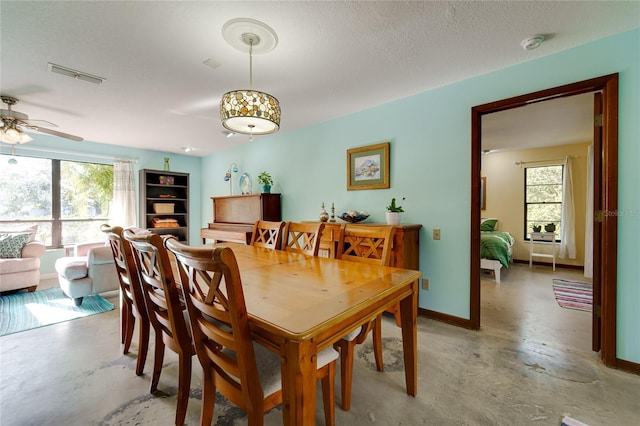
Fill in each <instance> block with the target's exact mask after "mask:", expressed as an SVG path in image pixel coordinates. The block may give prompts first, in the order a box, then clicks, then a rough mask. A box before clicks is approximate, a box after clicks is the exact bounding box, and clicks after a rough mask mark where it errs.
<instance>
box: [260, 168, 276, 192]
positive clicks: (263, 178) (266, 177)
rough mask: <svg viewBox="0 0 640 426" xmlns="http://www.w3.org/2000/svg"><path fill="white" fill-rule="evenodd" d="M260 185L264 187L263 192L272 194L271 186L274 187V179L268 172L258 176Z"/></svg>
mask: <svg viewBox="0 0 640 426" xmlns="http://www.w3.org/2000/svg"><path fill="white" fill-rule="evenodd" d="M258 183H260V185H262V192H264V193H267V194H268V193H270V192H271V185H273V178H272V177H271V175H270V174H269V173H267V172H262V173H260V174H259V175H258Z"/></svg>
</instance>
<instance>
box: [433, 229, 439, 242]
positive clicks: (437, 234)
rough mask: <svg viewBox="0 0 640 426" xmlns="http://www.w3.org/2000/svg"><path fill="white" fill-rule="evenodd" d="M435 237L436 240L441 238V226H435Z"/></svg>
mask: <svg viewBox="0 0 640 426" xmlns="http://www.w3.org/2000/svg"><path fill="white" fill-rule="evenodd" d="M433 239H434V240H439V239H440V228H433Z"/></svg>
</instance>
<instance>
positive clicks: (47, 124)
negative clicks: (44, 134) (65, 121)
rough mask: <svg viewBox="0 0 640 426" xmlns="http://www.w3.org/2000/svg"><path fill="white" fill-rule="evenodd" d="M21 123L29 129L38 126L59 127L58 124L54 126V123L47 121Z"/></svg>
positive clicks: (24, 121)
mask: <svg viewBox="0 0 640 426" xmlns="http://www.w3.org/2000/svg"><path fill="white" fill-rule="evenodd" d="M20 122H21V123H23V124H24V125H25V126H29V127H38V126H45V127H58V125H57V124H53V123H52V122H50V121H47V120H20Z"/></svg>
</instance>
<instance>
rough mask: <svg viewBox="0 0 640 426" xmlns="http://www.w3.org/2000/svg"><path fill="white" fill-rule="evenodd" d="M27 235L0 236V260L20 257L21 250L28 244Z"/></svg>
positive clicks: (6, 234) (7, 234)
mask: <svg viewBox="0 0 640 426" xmlns="http://www.w3.org/2000/svg"><path fill="white" fill-rule="evenodd" d="M29 237H30V234H29V233H22V234H18V233H15V234H9V233H2V234H0V259H17V258H20V257H22V249H23V248H24V246H26V245H27V242H29Z"/></svg>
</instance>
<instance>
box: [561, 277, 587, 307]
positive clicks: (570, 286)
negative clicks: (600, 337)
mask: <svg viewBox="0 0 640 426" xmlns="http://www.w3.org/2000/svg"><path fill="white" fill-rule="evenodd" d="M553 294H554V296H555V297H556V301H557V302H558V305H560V306H561V307H563V308H568V309H577V310H580V311H589V312H591V309H592V306H593V285H592V284H591V283H585V282H582V281H571V280H561V279H559V278H554V280H553Z"/></svg>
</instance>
